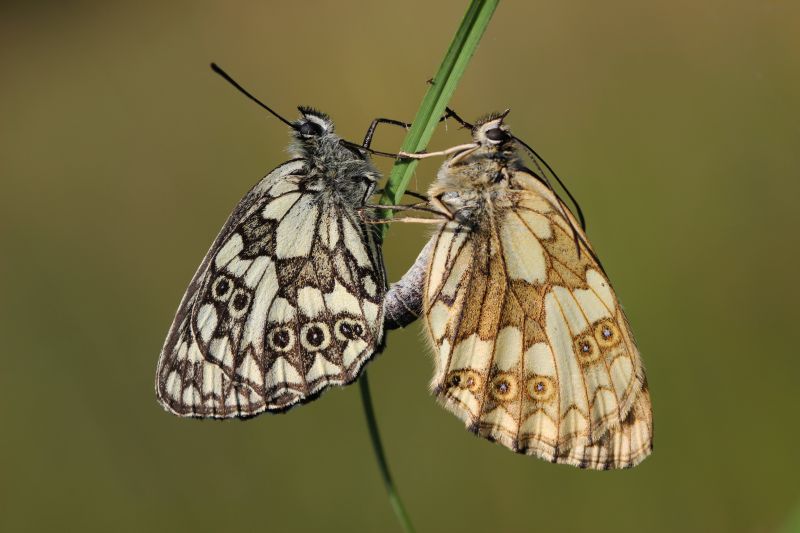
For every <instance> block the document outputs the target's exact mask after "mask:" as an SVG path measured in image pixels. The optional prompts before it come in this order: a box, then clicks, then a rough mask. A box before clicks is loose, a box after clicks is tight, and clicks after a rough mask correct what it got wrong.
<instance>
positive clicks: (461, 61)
mask: <svg viewBox="0 0 800 533" xmlns="http://www.w3.org/2000/svg"><path fill="white" fill-rule="evenodd" d="M499 1H500V0H472V2H470V5H469V8H468V9H467V13H466V14H465V15H464V19H463V20H462V21H461V25H460V26H459V27H458V31H456V34H455V37H453V41H452V42H451V43H450V48H448V50H447V54H446V55H445V57H444V60H443V61H442V64H441V66H440V67H439V71H438V72H437V73H436V76H434V77H433V82H432V84H431V85H430V87H429V88H428V92H427V93H426V94H425V98H424V99H423V100H422V104H421V105H420V108H419V111H417V115H416V117H415V118H414V123H413V125H412V126H411V129H410V130H409V132H408V135H406V138H405V140H404V141H403V145H402V148H401V149H402V150H403V151H405V152H418V151H420V150H423V149H424V148H425V147H426V146H427V145H428V142H429V141H430V140H431V137H432V136H433V132H434V130H435V129H436V126H437V124H438V123H439V119H440V118H441V117H442V115H443V114H444V111H445V108H446V107H447V103H448V102H449V101H450V97H451V96H453V93H454V92H455V90H456V86H457V85H458V82H459V80H460V79H461V75H462V74H464V71H465V70H466V68H467V64H468V63H469V60H470V59H471V58H472V54H473V53H475V49H476V48H477V46H478V42H479V41H480V39H481V37H482V36H483V32H484V30H486V26H488V24H489V21H490V20H491V18H492V14H493V13H494V10H495V8H496V7H497V4H498V3H499ZM416 165H417V161H409V160H405V161H396V162H395V164H394V166H393V167H392V171H391V174H390V175H389V179H388V181H387V184H386V187H385V189H384V192H383V195H382V196H381V200H380V201H381V203H382V204H384V205H394V204H399V203H400V200H401V198H402V196H403V193H404V192H405V190H406V187H408V182H409V181H410V180H411V175H412V174H413V172H414V167H416ZM384 212H385V215H386V216H391V212H390V211H389V210H384ZM386 227H387V226H384V232H385V231H386ZM359 387H360V388H361V401H362V404H363V406H364V414H365V415H366V418H367V427H368V429H369V435H370V440H371V442H372V449H373V451H374V452H375V458H376V460H377V462H378V468H379V469H380V472H381V477H382V478H383V482H384V484H385V486H386V491H387V493H388V495H389V502H390V503H391V505H392V509H393V510H394V512H395V515H396V516H397V520H398V521H399V522H400V525H401V526H402V528H403V530H404V531H405V532H406V533H413V532H414V526H413V525H412V524H411V518H410V517H409V515H408V512H407V511H406V509H405V506H404V505H403V502H402V500H401V499H400V495H399V493H398V492H397V488H396V487H395V485H394V481H393V480H392V476H391V473H390V472H389V464H388V462H387V460H386V454H385V453H384V450H383V444H382V443H381V437H380V432H379V431H378V422H377V420H376V418H375V410H374V408H373V405H372V397H371V395H370V391H369V381H368V380H367V373H366V371H365V372H364V373H363V374H362V376H361V379H359Z"/></svg>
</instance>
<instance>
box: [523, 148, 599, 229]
mask: <svg viewBox="0 0 800 533" xmlns="http://www.w3.org/2000/svg"><path fill="white" fill-rule="evenodd" d="M512 137H514V140H515V141H517V142H518V143H519V144H521V145H522V146H524V147H525V149H526V150H527V151H528V153H529V154H530V155H531V157H532V158H533V159H534V161H535V160H537V159H538V160H539V161H541V162H542V164H543V165H544V166H545V168H546V169H547V170H549V171H550V174H552V175H553V177H554V178H555V179H556V181H557V182H558V184H559V185H560V186H561V188H562V189H564V192H566V193H567V196H568V197H569V199H570V201H571V202H572V205H574V206H575V210H576V211H577V213H578V220H580V222H581V229H583V230H584V231H586V218H584V216H583V210H582V209H581V206H580V204H579V203H578V200H576V199H575V197H574V196H572V193H571V192H569V189H567V186H566V185H564V182H563V181H561V178H559V177H558V174H556V171H555V170H553V167H551V166H550V165H548V164H547V161H545V160H544V159H542V156H540V155H539V154H538V153H537V152H536V150H534V149H533V148H531V147H530V146H529V145H528V144H527V143H526V142H525V141H523V140H522V139H520V138H519V137H517V136H514V135H512ZM537 166H538V164H537ZM553 192H555V191H553Z"/></svg>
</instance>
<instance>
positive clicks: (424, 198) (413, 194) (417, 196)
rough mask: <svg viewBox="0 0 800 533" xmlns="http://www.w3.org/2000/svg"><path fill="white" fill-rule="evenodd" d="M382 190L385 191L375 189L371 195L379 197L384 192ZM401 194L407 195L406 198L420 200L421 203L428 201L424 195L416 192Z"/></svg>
mask: <svg viewBox="0 0 800 533" xmlns="http://www.w3.org/2000/svg"><path fill="white" fill-rule="evenodd" d="M384 190H385V189H375V190H374V191H372V194H373V195H375V194H378V195H380V194H383V191H384ZM403 194H404V195H408V196H413V197H414V198H418V199H420V200H422V201H424V202H427V201H428V197H427V196H426V195H424V194H420V193H418V192H414V191H403Z"/></svg>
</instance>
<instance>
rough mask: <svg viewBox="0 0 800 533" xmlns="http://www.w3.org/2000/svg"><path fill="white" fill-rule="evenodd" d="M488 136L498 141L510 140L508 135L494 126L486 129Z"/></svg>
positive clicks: (493, 140) (491, 139)
mask: <svg viewBox="0 0 800 533" xmlns="http://www.w3.org/2000/svg"><path fill="white" fill-rule="evenodd" d="M486 138H487V139H489V140H490V141H492V142H496V143H497V142H501V141H505V140H508V135H507V134H506V132H504V131H503V130H502V129H500V128H492V129H490V130H487V131H486Z"/></svg>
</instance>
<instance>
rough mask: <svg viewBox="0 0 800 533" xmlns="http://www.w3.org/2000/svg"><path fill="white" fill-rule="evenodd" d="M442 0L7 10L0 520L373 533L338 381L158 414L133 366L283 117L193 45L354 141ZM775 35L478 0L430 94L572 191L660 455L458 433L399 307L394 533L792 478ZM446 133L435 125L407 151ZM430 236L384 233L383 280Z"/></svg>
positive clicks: (358, 422) (796, 11) (626, 4)
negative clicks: (462, 65)
mask: <svg viewBox="0 0 800 533" xmlns="http://www.w3.org/2000/svg"><path fill="white" fill-rule="evenodd" d="M465 8H466V2H465V1H454V0H453V1H446V2H431V1H406V2H397V1H395V2H347V1H339V2H321V1H306V2H261V3H258V2H235V3H234V2H170V3H156V2H153V3H139V2H135V3H134V2H129V3H122V2H120V3H96V4H95V3H91V2H75V3H66V2H50V3H47V2H44V3H38V4H33V3H19V4H8V3H3V4H2V7H0V66H1V67H2V71H1V74H0V75H1V76H2V78H1V80H2V81H0V124H1V126H0V176H1V179H2V189H1V192H0V530H3V531H43V530H55V529H60V530H72V531H136V532H138V531H234V530H236V531H314V530H317V531H319V530H326V531H388V532H391V531H399V527H398V525H397V524H396V522H395V519H394V517H393V515H392V513H391V510H390V507H389V504H388V502H387V500H386V497H385V494H384V491H383V487H382V486H381V481H380V479H379V475H378V471H377V469H376V466H375V461H374V458H373V455H372V451H371V448H370V445H369V440H368V436H367V431H366V428H365V425H364V416H363V413H362V411H361V405H360V400H359V396H358V389H357V387H350V388H348V389H341V390H336V391H333V392H330V393H328V394H326V395H325V396H324V397H323V398H322V399H321V400H320V401H318V402H314V403H312V404H310V405H307V406H304V407H301V408H299V409H296V410H294V411H292V412H291V413H289V414H288V415H281V416H260V417H258V418H255V419H253V420H250V421H248V422H244V423H243V422H238V421H227V422H204V421H195V420H181V419H178V418H176V417H173V416H171V415H168V414H167V413H165V412H163V411H162V410H161V408H160V407H159V406H158V405H157V404H156V401H155V398H154V393H153V374H154V370H155V364H156V359H157V357H158V352H159V350H160V348H161V344H162V341H163V339H164V336H165V334H166V332H167V328H168V327H169V324H170V321H171V320H172V316H173V313H174V311H175V308H176V307H177V304H178V302H179V300H180V297H181V295H182V294H183V290H184V288H185V286H186V284H187V283H188V281H189V278H190V277H191V275H192V273H193V272H194V270H195V268H196V266H197V264H198V263H199V262H200V260H201V258H202V255H203V254H204V253H205V251H206V249H207V247H208V245H209V244H210V243H211V241H212V239H213V237H214V235H215V234H216V232H217V230H218V229H219V227H220V226H221V224H222V222H223V221H224V219H225V218H226V217H227V215H228V213H229V212H230V211H231V209H232V208H233V206H234V205H235V203H236V202H237V201H238V199H239V198H240V197H241V195H242V194H243V193H244V192H245V191H246V190H247V189H248V188H249V187H250V186H251V185H252V184H253V183H255V182H256V181H257V180H258V179H259V178H260V177H261V176H262V175H263V174H264V173H266V172H267V171H268V170H270V169H271V168H273V167H275V166H276V165H277V164H279V163H280V162H281V161H283V160H284V159H285V158H286V153H285V145H286V142H287V139H288V136H287V131H286V127H285V126H284V125H283V124H281V123H280V122H278V121H277V120H275V119H274V118H272V117H271V116H269V115H267V114H266V113H264V112H263V111H261V110H259V109H258V108H257V107H256V106H255V105H253V104H252V103H251V102H249V101H247V100H246V99H245V98H243V97H242V96H241V95H239V94H238V93H236V92H235V91H234V90H233V89H232V88H231V87H230V86H228V85H227V84H225V83H224V82H223V81H222V80H221V79H219V78H218V77H216V76H214V75H213V74H212V73H211V71H210V70H209V68H208V63H209V62H210V61H212V60H214V61H217V62H219V63H220V64H221V65H223V66H224V67H225V68H226V69H228V70H229V71H230V72H231V73H232V74H234V75H235V76H236V77H237V78H238V79H239V80H240V81H241V82H242V83H243V84H244V85H246V86H247V87H248V88H250V89H251V90H252V91H253V92H255V93H256V94H258V95H259V96H261V97H262V98H263V99H264V100H265V101H267V102H268V103H269V104H270V105H272V106H274V107H275V108H276V109H278V110H279V111H281V112H283V113H285V114H287V115H289V116H290V117H294V116H295V112H294V111H293V109H294V107H295V106H296V105H298V104H311V105H315V106H318V107H320V108H322V109H323V110H325V111H327V112H329V113H330V114H331V115H332V117H333V118H334V119H335V120H336V121H337V125H338V131H339V132H340V133H341V134H342V135H343V136H345V137H347V138H350V139H354V140H358V139H360V138H361V136H362V135H363V133H364V131H365V129H366V127H367V125H368V123H369V121H370V120H371V119H372V118H373V117H376V116H388V117H394V118H399V119H405V120H410V119H411V118H412V117H413V116H414V113H415V112H416V109H417V105H418V103H419V101H420V100H421V98H422V95H423V93H424V91H425V89H426V84H425V82H426V80H427V79H428V78H430V77H431V76H432V75H433V74H434V72H435V70H436V68H437V67H438V65H439V61H440V59H441V57H442V55H443V54H444V51H445V49H446V47H447V45H448V43H449V41H450V38H451V37H452V34H453V32H454V31H455V29H456V26H457V25H458V22H459V20H460V19H461V16H462V14H463V12H464V10H465ZM798 27H800V7H798V5H797V4H796V3H794V2H789V1H778V0H770V1H758V2H756V1H753V2H724V1H712V0H709V1H704V2H691V1H677V2H659V3H653V2H637V1H633V0H631V1H621V0H620V1H611V2H602V3H601V2H593V1H588V0H586V1H577V2H545V1H537V2H521V1H520V2H514V1H506V2H504V3H501V5H500V7H499V9H498V11H497V13H496V15H495V18H494V20H493V21H492V24H491V25H490V27H489V29H488V31H487V32H486V35H485V38H484V41H483V43H482V45H481V47H480V48H479V49H478V51H477V54H476V56H475V58H474V60H473V61H472V63H471V65H470V67H469V69H468V70H467V73H466V75H465V77H464V79H463V82H462V83H461V85H460V87H459V89H458V90H457V92H456V94H455V97H454V99H453V102H452V105H453V106H454V107H455V108H456V109H458V110H459V111H460V112H461V113H462V114H464V115H465V116H466V117H471V118H474V117H476V116H478V115H481V114H483V113H485V112H488V111H492V110H502V109H505V108H506V107H510V108H512V112H511V114H510V115H509V118H508V123H509V124H511V126H512V127H513V128H514V131H515V132H516V133H517V134H518V135H520V136H521V137H523V138H524V139H526V140H527V141H528V142H530V143H531V144H532V145H533V146H535V147H536V148H537V149H538V150H539V151H540V152H541V153H542V154H543V155H544V156H545V157H546V158H547V159H548V160H549V161H550V162H551V164H553V165H554V167H555V168H556V169H557V170H558V171H559V173H560V174H561V175H562V178H564V179H565V180H566V181H567V183H568V184H569V185H570V187H571V189H572V191H573V193H575V195H576V196H577V197H578V198H579V199H581V201H582V204H583V207H584V209H585V211H586V213H587V216H588V221H589V236H590V238H591V239H592V241H593V243H594V244H595V247H596V249H597V250H598V251H599V254H600V255H601V257H602V258H603V260H604V263H605V266H606V268H607V270H608V271H609V273H610V275H611V278H612V280H613V282H614V284H615V286H616V288H617V291H618V294H619V297H620V299H621V300H622V302H623V303H624V305H625V308H626V311H627V313H628V316H629V317H630V320H631V323H632V325H633V329H634V331H635V333H636V336H637V339H638V342H639V344H640V348H641V351H642V354H643V357H644V360H645V364H646V366H647V370H648V376H649V379H650V384H651V390H652V395H653V406H654V409H655V432H656V440H655V452H654V454H653V456H652V457H651V458H649V459H648V460H646V461H645V462H644V463H643V464H642V465H641V466H639V467H637V468H635V469H633V470H628V471H622V472H587V471H580V470H577V469H574V468H571V467H568V466H556V465H551V464H547V463H545V462H542V461H539V460H536V459H534V458H530V457H522V456H517V455H515V454H513V453H510V452H508V451H506V450H505V449H503V448H501V447H500V446H497V445H493V444H490V443H488V442H485V441H483V440H481V439H478V438H476V437H474V436H472V435H470V434H469V433H467V432H466V431H465V430H464V429H463V427H462V424H461V422H459V421H458V420H457V419H456V418H455V417H453V416H452V415H450V414H448V413H447V412H445V411H444V410H443V409H441V408H440V407H438V406H437V405H436V403H435V402H434V400H433V399H432V398H431V396H430V395H429V393H428V390H427V384H428V381H429V379H430V375H431V367H432V362H431V360H430V356H429V354H428V353H427V350H426V348H425V345H424V343H423V341H422V336H421V331H420V329H419V328H418V327H417V326H413V327H410V328H408V329H407V330H405V331H402V332H400V333H398V334H392V335H391V336H390V338H389V347H388V349H387V350H386V353H385V354H383V355H382V356H380V357H379V358H378V359H377V360H376V361H375V362H374V364H372V365H371V366H370V367H369V372H370V377H371V381H372V385H373V393H374V396H375V402H376V409H377V412H378V416H379V421H380V427H381V430H382V433H383V436H384V439H385V443H386V448H387V452H388V454H389V458H390V461H391V465H392V467H393V470H394V472H395V475H396V478H397V482H398V485H399V487H400V490H401V492H402V494H403V496H404V498H405V501H406V503H407V506H408V509H409V511H410V513H411V515H412V517H413V519H414V521H415V523H416V525H417V527H418V529H419V531H434V530H438V531H456V530H458V531H465V532H466V531H597V532H606V531H614V532H628V531H631V532H632V531H654V532H655V531H745V532H751V531H752V532H769V531H776V530H778V529H779V528H781V527H783V525H784V524H785V523H786V521H787V520H788V517H789V516H790V515H791V513H792V509H794V508H795V507H796V505H797V503H798V501H799V500H800V483H798V476H797V472H798V470H800V454H798V451H797V442H798V437H800V430H798V420H800V416H798V407H800V399H799V397H798V386H797V383H798V375H800V357H798V355H799V353H798V352H799V350H798V332H797V329H798V318H799V317H798V312H797V303H798V297H799V296H800V290H799V289H798V288H799V287H800V278H799V277H798V268H797V262H798V258H799V257H800V253H799V252H798V246H797V243H798V238H797V233H796V230H797V228H798V222H800V220H799V219H800V214H798V208H797V198H798V193H800V176H799V175H798V174H799V173H800V155H799V154H800V151H799V150H798V148H800V142H799V141H800V103H799V102H798V94H800V32H798V31H797V29H798ZM466 138H467V134H466V132H464V131H459V130H458V128H457V127H456V126H455V124H453V123H451V124H450V125H449V128H448V129H447V130H445V128H442V130H441V132H440V133H438V134H437V136H436V138H435V141H434V144H433V146H434V147H443V146H448V145H453V144H457V143H461V142H464V140H465V139H466ZM401 139H402V132H397V131H393V130H392V129H391V128H388V129H385V130H379V132H378V136H377V140H376V147H378V148H381V149H385V150H396V149H397V147H398V146H399V143H400V141H401ZM379 163H380V164H381V165H382V168H383V169H384V170H387V169H388V168H389V166H388V165H389V162H387V161H380V162H379ZM438 163H439V162H438V161H428V162H425V163H424V164H422V165H421V166H420V167H419V170H418V171H417V178H416V180H415V181H412V188H414V189H417V190H424V189H425V187H426V186H427V184H428V183H429V180H430V178H431V176H433V174H434V173H435V170H436V168H437V164H438ZM426 232H427V229H426V228H422V227H418V226H411V225H407V226H404V227H400V226H399V225H398V226H395V227H394V228H393V229H392V231H391V232H390V234H389V238H388V241H387V244H386V250H385V254H386V258H387V265H388V269H389V276H390V279H397V278H398V277H399V276H400V275H401V274H402V273H403V271H404V269H405V268H406V267H407V266H408V265H409V264H410V263H411V262H412V260H413V258H414V257H415V255H416V252H417V251H418V250H419V248H420V247H421V245H422V243H423V242H424V240H425V237H426Z"/></svg>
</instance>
